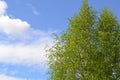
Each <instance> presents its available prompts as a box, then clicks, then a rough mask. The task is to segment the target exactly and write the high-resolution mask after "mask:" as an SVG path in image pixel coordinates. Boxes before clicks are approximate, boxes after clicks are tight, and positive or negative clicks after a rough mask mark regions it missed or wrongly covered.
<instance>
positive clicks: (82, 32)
mask: <svg viewBox="0 0 120 80" xmlns="http://www.w3.org/2000/svg"><path fill="white" fill-rule="evenodd" d="M55 41H56V42H55V43H56V44H55V45H54V46H53V47H52V48H51V49H50V50H49V52H50V54H49V55H48V58H49V62H48V64H49V74H50V77H49V80H120V49H119V48H120V25H119V23H118V21H117V19H116V17H115V16H114V15H113V14H112V12H111V11H109V10H108V9H107V8H104V9H103V10H102V12H101V13H100V15H98V14H97V15H96V12H95V11H94V10H93V9H92V7H90V6H89V5H88V1H87V0H84V1H83V4H82V7H81V9H80V12H79V13H78V14H77V15H74V16H73V17H72V18H71V19H70V21H69V27H68V28H67V30H66V31H65V32H64V33H63V34H62V35H61V36H56V39H55Z"/></svg>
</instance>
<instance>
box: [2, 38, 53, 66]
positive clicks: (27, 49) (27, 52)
mask: <svg viewBox="0 0 120 80" xmlns="http://www.w3.org/2000/svg"><path fill="white" fill-rule="evenodd" d="M52 44H53V43H52V39H51V38H50V37H43V38H42V39H38V40H36V41H34V42H32V43H30V44H23V43H17V44H2V43H1V44H0V62H1V63H8V64H24V65H35V64H37V65H41V64H45V63H46V60H47V57H46V54H47V53H46V51H45V47H46V45H49V46H51V45H52Z"/></svg>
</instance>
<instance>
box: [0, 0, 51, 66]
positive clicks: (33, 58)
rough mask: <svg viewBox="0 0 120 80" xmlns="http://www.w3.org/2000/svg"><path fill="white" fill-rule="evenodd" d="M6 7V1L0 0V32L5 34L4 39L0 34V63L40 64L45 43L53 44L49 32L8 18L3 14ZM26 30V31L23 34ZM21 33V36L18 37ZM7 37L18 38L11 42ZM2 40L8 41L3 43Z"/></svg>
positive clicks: (43, 55)
mask: <svg viewBox="0 0 120 80" xmlns="http://www.w3.org/2000/svg"><path fill="white" fill-rule="evenodd" d="M1 5H2V6H1ZM6 8H7V4H6V2H5V1H4V0H0V32H2V34H3V33H5V34H7V37H4V38H5V39H4V38H3V39H1V36H0V63H8V64H20V65H21V64H23V65H35V64H37V65H41V64H44V63H46V60H47V57H46V54H47V53H46V51H45V47H46V45H49V46H51V45H53V43H52V38H51V37H50V36H51V32H50V33H49V32H48V33H47V32H42V31H40V30H34V29H33V28H31V27H30V24H29V23H27V22H26V21H22V20H21V19H14V18H10V17H9V16H8V15H6V14H5V12H6V11H5V9H6ZM27 31H28V33H27V34H24V33H25V32H27ZM21 34H22V35H23V37H20V35H21ZM11 35H16V36H17V37H15V36H11ZM9 38H10V39H14V41H16V40H18V42H17V43H15V42H12V40H9ZM21 40H22V41H21ZM9 41H10V42H9ZM29 41H30V42H29ZM4 42H9V43H8V44H5V43H4ZM26 42H28V44H26Z"/></svg>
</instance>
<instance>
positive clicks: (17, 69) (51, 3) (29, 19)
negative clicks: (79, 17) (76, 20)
mask: <svg viewBox="0 0 120 80" xmlns="http://www.w3.org/2000/svg"><path fill="white" fill-rule="evenodd" d="M81 2H82V0H0V79H2V80H47V77H48V74H47V71H48V65H47V64H46V63H47V57H46V54H47V53H46V52H45V50H46V49H47V46H52V45H53V44H54V43H53V42H52V41H53V37H52V33H55V32H56V33H59V32H62V31H63V30H65V29H66V28H67V27H68V19H69V18H71V17H72V15H73V14H74V13H78V12H79V9H80V6H81ZM89 3H90V5H92V6H93V7H94V9H95V10H97V11H98V12H100V11H101V9H102V8H104V7H108V8H109V9H110V10H111V11H113V12H114V14H115V15H116V16H117V17H118V20H119V19H120V13H119V11H120V8H119V7H120V5H119V4H120V1H119V0H117V1H113V0H109V2H108V1H107V0H89Z"/></svg>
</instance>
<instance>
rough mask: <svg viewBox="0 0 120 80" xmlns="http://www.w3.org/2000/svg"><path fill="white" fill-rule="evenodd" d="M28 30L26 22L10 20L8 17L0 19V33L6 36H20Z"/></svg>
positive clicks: (28, 26)
mask: <svg viewBox="0 0 120 80" xmlns="http://www.w3.org/2000/svg"><path fill="white" fill-rule="evenodd" d="M29 28H30V25H29V24H28V23H27V22H26V21H22V20H20V19H11V18H10V17H8V16H1V17H0V31H1V32H4V33H6V34H9V35H10V34H12V35H16V34H17V35H21V34H23V33H24V32H26V31H27V30H28V29H29Z"/></svg>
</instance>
